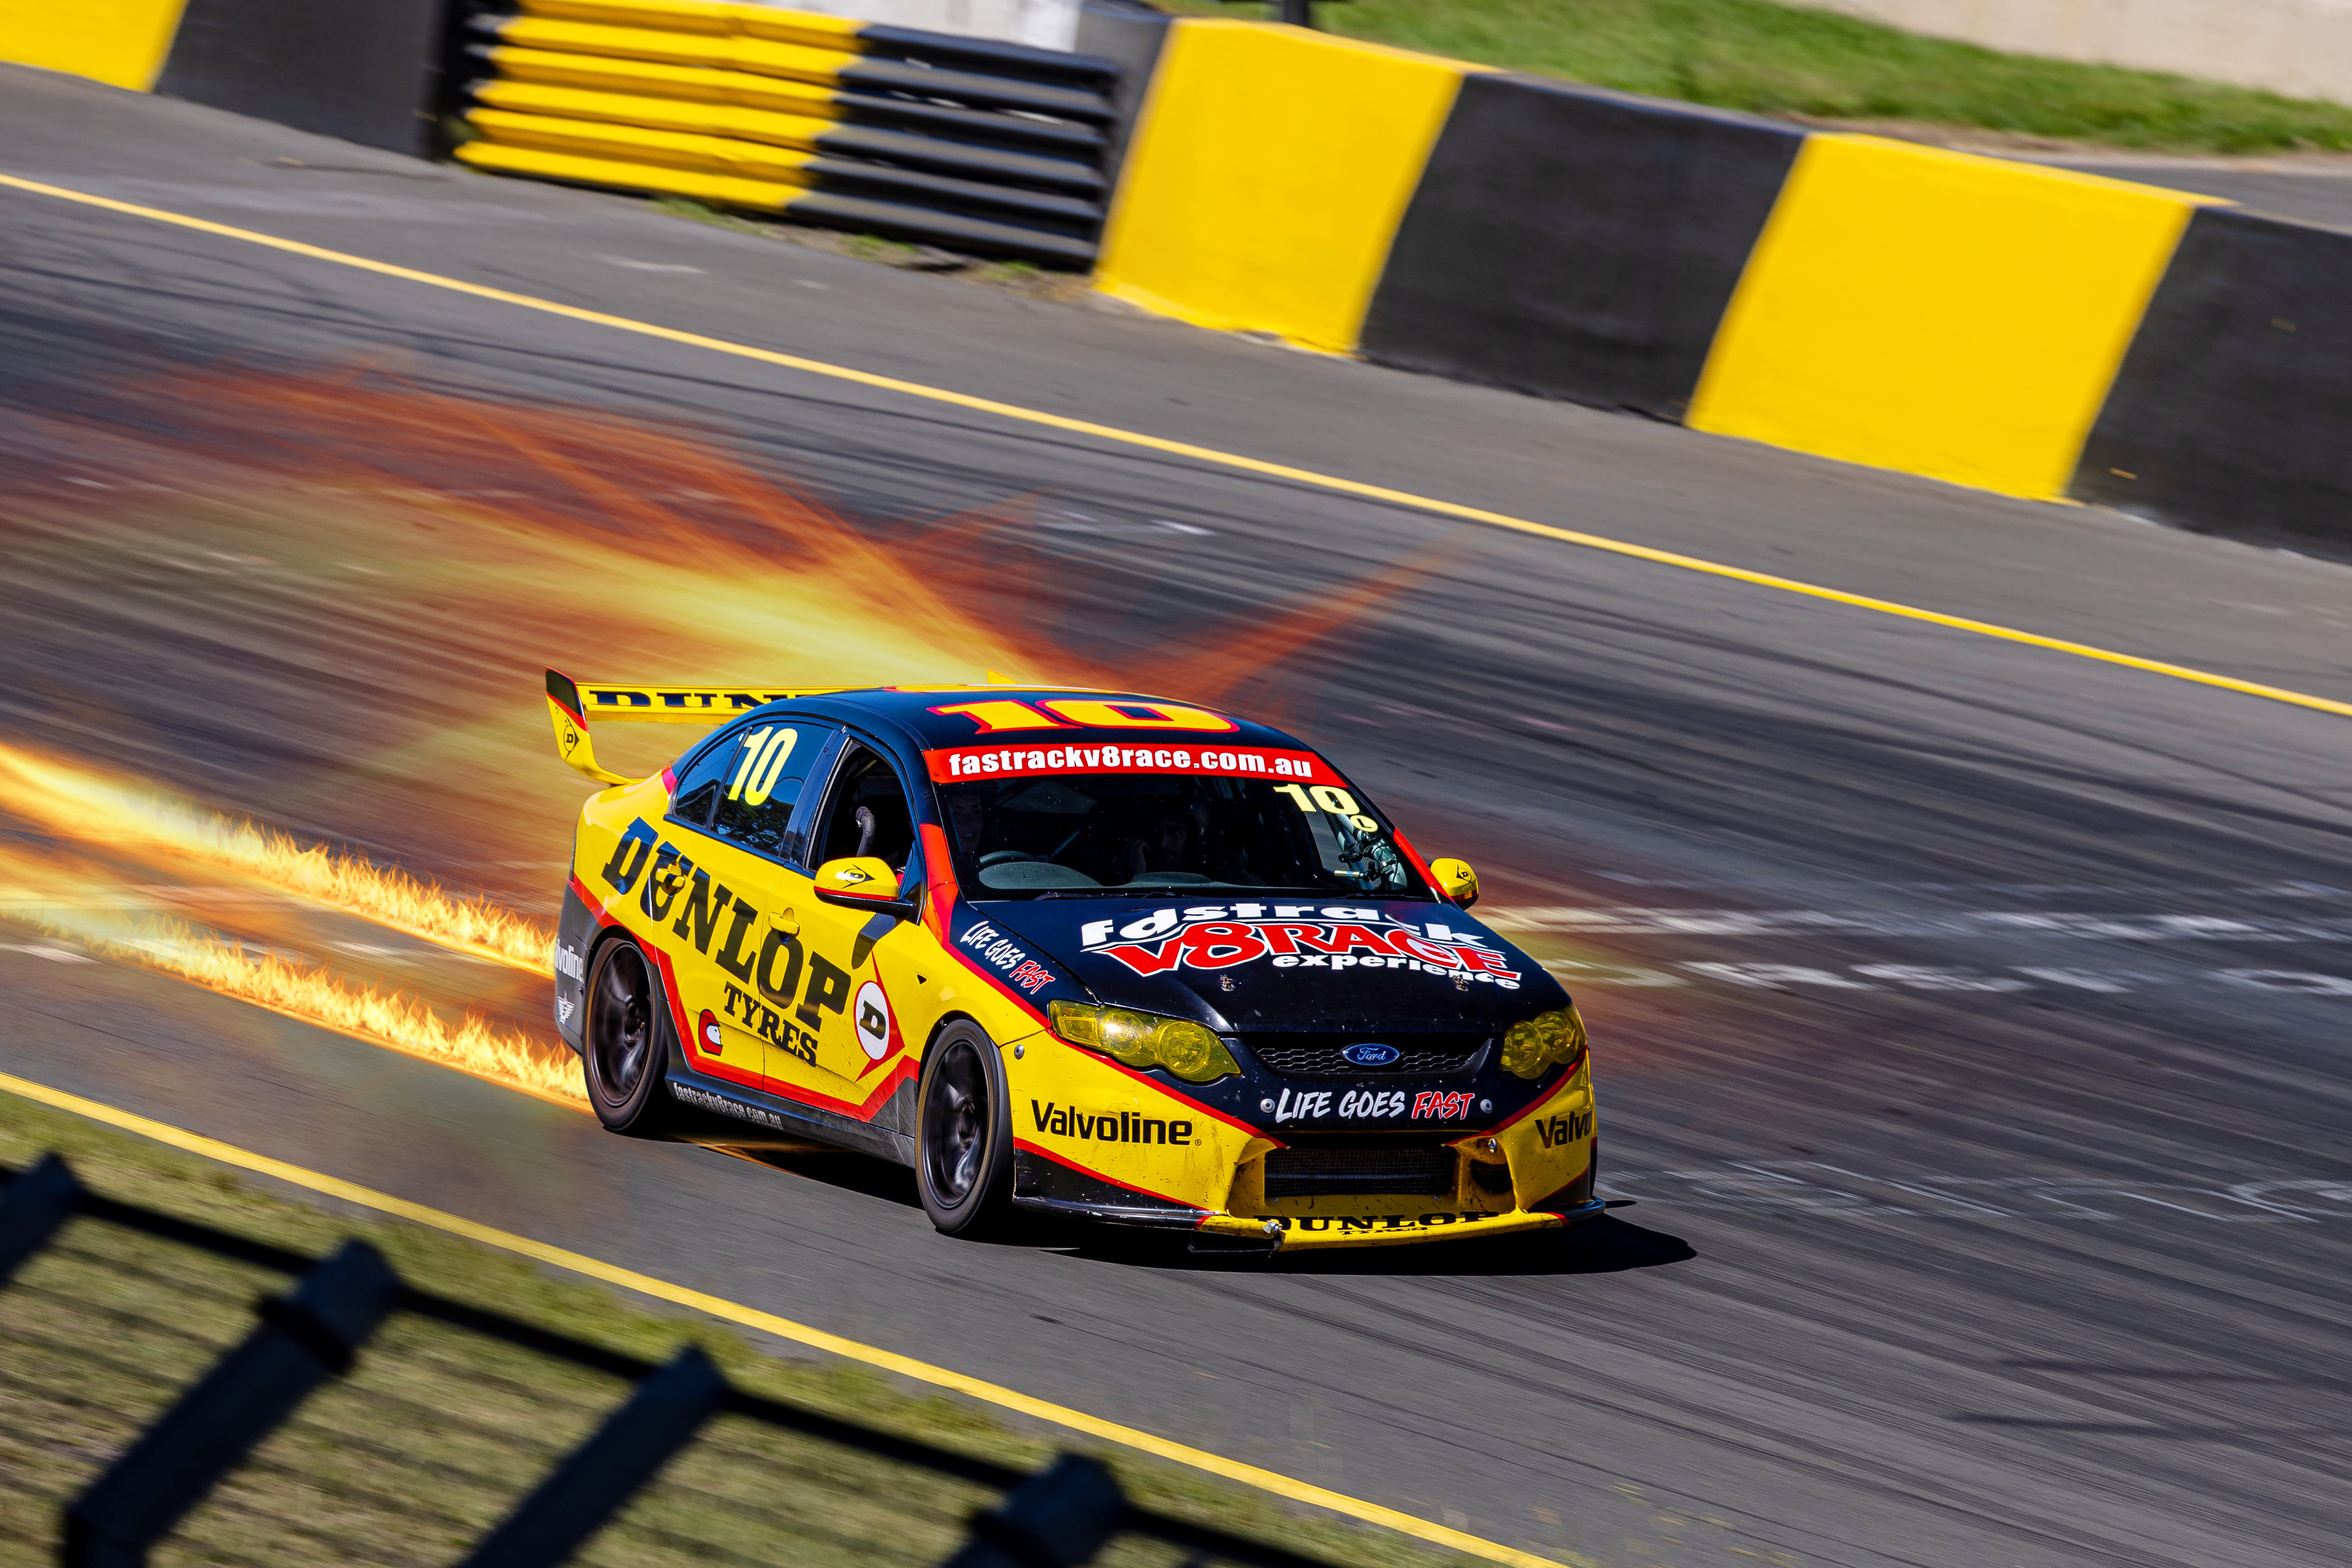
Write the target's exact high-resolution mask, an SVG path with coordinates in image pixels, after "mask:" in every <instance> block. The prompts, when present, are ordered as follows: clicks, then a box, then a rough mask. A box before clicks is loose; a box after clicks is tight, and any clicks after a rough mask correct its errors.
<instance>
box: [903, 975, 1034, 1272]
mask: <svg viewBox="0 0 2352 1568" xmlns="http://www.w3.org/2000/svg"><path fill="white" fill-rule="evenodd" d="M1012 1186H1013V1115H1012V1108H1011V1106H1010V1105H1009V1104H1008V1103H1007V1101H1006V1099H1005V1092H1004V1061H1003V1058H1002V1057H1000V1056H999V1055H998V1054H997V1049H996V1043H995V1042H994V1041H993V1040H991V1039H990V1038H989V1037H988V1036H987V1035H986V1034H985V1033H984V1032H983V1031H982V1029H981V1028H980V1027H979V1026H977V1025H975V1024H972V1023H970V1022H967V1021H964V1020H958V1021H957V1022H955V1023H952V1024H950V1025H949V1026H947V1027H946V1028H945V1029H943V1030H941V1031H940V1037H939V1038H938V1039H936V1040H934V1041H932V1042H931V1048H930V1051H929V1056H928V1058H927V1059H926V1060H925V1061H924V1063H923V1077H922V1082H921V1086H920V1087H919V1089H918V1090H917V1093H916V1100H915V1187H916V1190H917V1191H919V1193H921V1194H922V1198H923V1212H924V1213H925V1214H928V1215H930V1216H931V1223H932V1224H933V1225H935V1226H938V1227H939V1228H940V1230H941V1231H942V1232H944V1233H945V1234H947V1235H949V1236H965V1237H969V1236H978V1235H981V1234H982V1233H983V1232H985V1231H987V1230H988V1229H990V1228H991V1227H992V1226H996V1225H997V1224H999V1223H1000V1222H1001V1221H1002V1220H1003V1217H1004V1215H1005V1214H1006V1213H1007V1211H1008V1210H1009V1209H1010V1208H1011V1206H1012V1200H1011V1196H1010V1193H1011V1189H1012Z"/></svg>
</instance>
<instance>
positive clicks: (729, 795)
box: [672, 720, 825, 859]
mask: <svg viewBox="0 0 2352 1568" xmlns="http://www.w3.org/2000/svg"><path fill="white" fill-rule="evenodd" d="M824 739H825V731H824V727H823V726H821V725H816V724H807V723H793V722H787V721H782V720H773V721H768V722H765V723H761V722H759V721H753V722H752V723H750V724H747V725H745V726H744V727H743V729H742V730H741V731H740V732H739V733H738V734H737V735H736V736H735V738H734V742H733V743H732V744H731V745H730V744H721V745H718V746H714V747H712V748H711V749H710V751H709V752H708V753H706V754H705V755H704V756H700V757H697V758H696V759H695V769H694V776H693V778H692V779H691V780H688V779H680V780H679V781H678V796H677V806H676V807H675V808H673V813H672V814H673V815H675V816H680V817H681V818H684V814H685V808H686V806H687V804H688V790H689V788H691V789H692V790H693V791H694V792H696V795H697V797H698V799H699V798H701V797H704V796H707V797H708V799H709V816H708V817H707V818H702V819H693V818H686V820H703V821H707V823H708V825H709V828H710V831H711V832H713V833H716V834H718V835H719V837H722V838H731V839H733V840H734V841H735V842H736V843H738V844H740V845H742V846H743V847H745V848H747V849H754V850H757V851H758V852H760V853H761V854H762V855H772V856H775V857H777V858H782V859H789V858H792V855H793V847H794V846H793V808H794V807H795V806H797V805H799V804H800V798H801V792H802V787H803V785H804V784H806V783H807V782H808V771H809V768H810V765H811V764H813V763H814V762H815V761H816V759H817V756H818V754H819V753H820V752H823V751H824ZM706 767H707V768H708V769H709V773H708V776H707V777H706V776H705V773H704V770H705V768H706Z"/></svg>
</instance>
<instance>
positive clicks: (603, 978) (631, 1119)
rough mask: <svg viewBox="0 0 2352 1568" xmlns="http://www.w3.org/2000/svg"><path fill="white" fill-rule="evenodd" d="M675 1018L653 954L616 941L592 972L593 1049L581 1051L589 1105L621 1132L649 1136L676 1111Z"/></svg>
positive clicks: (590, 1019)
mask: <svg viewBox="0 0 2352 1568" xmlns="http://www.w3.org/2000/svg"><path fill="white" fill-rule="evenodd" d="M668 1012H669V1009H668V1007H667V1005H665V1000H664V998H663V996H662V990H661V982H660V980H659V979H658V978H657V977H656V975H655V973H654V966H653V965H652V964H651V963H648V962H646V955H645V950H644V949H642V948H640V947H639V946H637V944H636V943H635V942H633V941H631V940H630V939H629V938H627V937H615V938H614V940H612V941H611V942H606V943H605V944H604V946H603V947H601V948H599V949H597V950H596V961H595V963H594V964H593V966H592V967H591V968H590V969H589V971H588V1018H587V1029H586V1035H587V1048H586V1049H585V1050H583V1051H582V1052H581V1053H580V1059H581V1064H582V1067H583V1069H584V1070H585V1072H586V1074H587V1079H588V1103H589V1105H590V1106H591V1107H592V1108H593V1110H595V1112H596V1120H597V1121H601V1122H603V1123H604V1125H605V1126H606V1127H608V1128H610V1129H612V1130H613V1131H615V1132H633V1133H636V1134H638V1135H639V1136H646V1135H650V1134H652V1133H654V1132H655V1131H656V1122H658V1121H660V1120H661V1117H662V1113H663V1112H664V1111H665V1110H667V1109H668V1106H669V1091H668V1089H667V1088H665V1087H664V1085H663V1081H662V1080H663V1079H664V1077H665V1076H666V1073H667V1068H668V1066H669V1030H668V1029H667V1027H665V1026H664V1022H663V1020H664V1019H665V1017H666V1016H667V1014H668Z"/></svg>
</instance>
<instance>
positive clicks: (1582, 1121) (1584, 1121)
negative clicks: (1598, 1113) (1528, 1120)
mask: <svg viewBox="0 0 2352 1568" xmlns="http://www.w3.org/2000/svg"><path fill="white" fill-rule="evenodd" d="M1536 1136H1537V1137H1538V1138H1539V1139H1541V1140H1542V1141H1543V1146H1544V1147H1545V1148H1547V1149H1559V1148H1564V1147H1566V1146H1567V1145H1568V1144H1570V1143H1573V1142H1577V1141H1578V1140H1579V1139H1583V1138H1590V1137H1591V1136H1592V1112H1591V1111H1590V1110H1571V1111H1570V1112H1569V1113H1568V1114H1567V1115H1566V1116H1547V1117H1545V1118H1543V1119H1542V1120H1541V1121H1538V1122H1537V1123H1536Z"/></svg>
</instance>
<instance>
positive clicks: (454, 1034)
mask: <svg viewBox="0 0 2352 1568" xmlns="http://www.w3.org/2000/svg"><path fill="white" fill-rule="evenodd" d="M0 877H5V897H6V902H7V905H8V910H7V912H8V914H9V916H10V918H11V919H14V920H17V921H24V922H26V923H27V924H32V925H37V926H38V927H40V928H41V929H43V930H45V931H48V932H50V933H51V934H53V935H56V936H62V937H68V938H71V939H73V940H74V941H77V942H81V943H83V944H84V945H86V946H89V947H92V948H96V949H98V950H100V951H101V952H107V953H110V954H112V955H113V956H115V957H118V958H122V959H127V960H129V961H130V962H131V963H137V964H139V965H141V966H142V967H143V968H147V969H152V970H155V971H158V972H160V973H165V974H171V975H175V976H177V977H178V978H180V979H182V980H187V981H191V982H194V984H198V985H201V986H203V987H204V988H205V990H207V991H213V992H217V993H219V994H222V995H224V996H231V997H235V998H236V1000H238V1001H240V1002H247V1003H251V1004H252V1005H255V1006H257V1007H265V1008H268V1010H269V1011H270V1012H273V1013H278V1014H280V1015H283V1016H286V1017H289V1018H294V1019H297V1020H299V1021H300V1022H302V1023H305V1024H315V1025H318V1026H320V1027H322V1028H328V1029H332V1030H334V1031H335V1032H336V1033H337V1034H341V1035H348V1036H350V1037H352V1038H353V1039H357V1040H364V1041H366V1042H367V1043H368V1044H370V1045H374V1046H383V1047H389V1048H391V1049H393V1050H395V1051H399V1052H401V1053H402V1054H403V1055H404V1056H412V1057H416V1058H420V1059H422V1060H425V1061H429V1062H433V1063H435V1064H436V1065H438V1066H441V1067H448V1068H457V1070H458V1071H460V1072H465V1073H470V1074H472V1075H473V1076H474V1077H476V1078H479V1079H488V1080H489V1081H490V1082H492V1083H497V1084H503V1085H505V1086H506V1087H508V1088H509V1089H521V1090H522V1091H523V1092H525V1093H526V1094H532V1095H537V1096H538V1097H539V1098H540V1099H541V1100H553V1101H555V1102H556V1103H558V1104H561V1105H567V1106H570V1107H572V1109H574V1110H579V1109H582V1108H583V1107H584V1106H585V1105H586V1103H587V1101H586V1097H585V1094H584V1092H583V1089H581V1087H580V1071H579V1068H578V1066H577V1065H576V1063H575V1062H574V1060H573V1058H572V1054H571V1052H569V1051H567V1050H564V1049H563V1048H562V1047H557V1046H551V1045H548V1044H545V1043H543V1042H541V1041H538V1040H534V1039H531V1038H530V1037H527V1036H524V1035H520V1034H517V1033H515V1032H513V1031H511V1030H508V1029H501V1028H499V1027H497V1026H495V1025H492V1024H488V1023H486V1022H484V1021H483V1020H482V1019H480V1018H478V1017H476V1016H473V1015H472V1014H470V1013H469V1014H467V1015H466V1016H464V1017H463V1018H461V1019H460V1020H459V1021H458V1022H457V1024H455V1025H452V1024H450V1023H449V1022H448V1021H447V1020H446V1019H444V1018H443V1017H442V1016H440V1015H439V1014H438V1013H436V1012H435V1011H434V1010H433V1009H432V1008H430V1007H428V1006H426V1005H425V1004H424V1003H422V1002H419V1001H417V1000H416V999H415V998H414V997H411V996H404V995H402V994H399V993H398V992H394V991H387V990H385V989H383V988H382V987H380V986H373V985H372V986H368V987H365V988H364V989H362V988H356V987H353V986H351V985H347V984H343V983H342V982H341V981H339V980H337V979H336V978H335V977H334V976H333V975H331V974H329V973H326V972H325V971H324V970H320V969H317V968H313V967H310V966H309V965H306V964H300V963H292V962H289V960H287V959H285V958H283V957H281V956H279V955H278V954H277V953H274V952H267V951H263V950H257V949H252V948H247V946H245V945H244V944H243V943H241V942H233V941H228V940H226V939H224V938H221V937H219V936H215V935H214V934H212V933H210V932H207V931H199V930H197V929H196V928H195V927H194V926H191V925H188V924H187V923H185V922H184V921H177V920H173V919H171V918H169V917H164V916H159V915H154V914H148V913H124V912H121V911H120V910H114V911H112V912H110V911H109V910H107V908H106V907H105V906H107V905H109V904H112V903H118V902H119V901H120V899H121V893H120V889H108V888H105V887H103V886H102V885H100V884H99V883H96V882H94V881H92V880H89V879H80V878H69V877H68V876H67V875H65V874H63V873H60V872H59V871H58V870H57V869H56V868H53V867H50V866H47V865H40V864H37V863H33V862H29V861H26V859H24V858H22V857H20V856H17V855H16V854H14V853H9V852H6V851H0Z"/></svg>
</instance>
